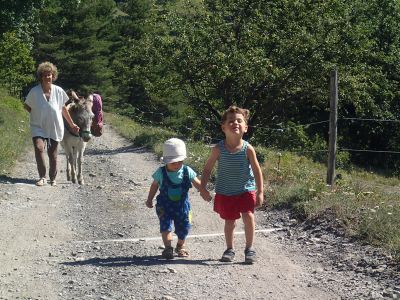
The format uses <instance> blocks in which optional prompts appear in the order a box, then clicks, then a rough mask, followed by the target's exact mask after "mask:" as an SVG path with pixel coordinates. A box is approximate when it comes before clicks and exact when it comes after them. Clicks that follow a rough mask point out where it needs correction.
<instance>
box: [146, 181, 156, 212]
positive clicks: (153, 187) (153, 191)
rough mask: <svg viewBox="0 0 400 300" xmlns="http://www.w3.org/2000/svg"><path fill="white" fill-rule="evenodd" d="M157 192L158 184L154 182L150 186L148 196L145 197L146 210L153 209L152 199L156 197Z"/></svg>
mask: <svg viewBox="0 0 400 300" xmlns="http://www.w3.org/2000/svg"><path fill="white" fill-rule="evenodd" d="M157 190H158V182H157V181H155V180H154V181H153V183H152V184H151V186H150V190H149V194H148V196H147V201H146V206H147V207H148V208H152V207H153V198H154V196H155V195H156V193H157Z"/></svg>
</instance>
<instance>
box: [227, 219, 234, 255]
mask: <svg viewBox="0 0 400 300" xmlns="http://www.w3.org/2000/svg"><path fill="white" fill-rule="evenodd" d="M235 227H236V220H225V227H224V232H225V242H226V248H227V249H229V248H230V249H233V232H234V230H235Z"/></svg>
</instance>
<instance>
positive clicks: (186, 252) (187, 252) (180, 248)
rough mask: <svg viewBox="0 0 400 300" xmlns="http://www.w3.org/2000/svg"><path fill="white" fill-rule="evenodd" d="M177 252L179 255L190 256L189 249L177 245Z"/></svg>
mask: <svg viewBox="0 0 400 300" xmlns="http://www.w3.org/2000/svg"><path fill="white" fill-rule="evenodd" d="M175 252H176V253H177V254H178V257H188V256H189V251H187V250H186V249H185V248H183V247H176V248H175Z"/></svg>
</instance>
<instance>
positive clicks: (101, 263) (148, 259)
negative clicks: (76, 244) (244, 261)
mask: <svg viewBox="0 0 400 300" xmlns="http://www.w3.org/2000/svg"><path fill="white" fill-rule="evenodd" d="M212 261H214V260H212V259H199V260H192V259H180V258H176V259H171V260H166V259H163V258H162V257H161V255H159V256H142V257H139V256H130V257H129V256H126V257H107V258H100V257H94V258H89V259H86V260H81V261H73V262H63V263H61V264H63V265H66V266H84V265H94V266H97V267H126V266H154V265H177V264H183V265H209V264H208V262H212Z"/></svg>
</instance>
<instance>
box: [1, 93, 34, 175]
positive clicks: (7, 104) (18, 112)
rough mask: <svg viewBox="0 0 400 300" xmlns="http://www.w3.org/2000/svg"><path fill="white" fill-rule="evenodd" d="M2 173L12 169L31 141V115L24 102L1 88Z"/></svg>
mask: <svg viewBox="0 0 400 300" xmlns="http://www.w3.org/2000/svg"><path fill="white" fill-rule="evenodd" d="M0 136H1V143H0V175H4V174H6V173H7V172H9V171H10V169H11V168H12V166H13V165H14V164H15V161H16V160H17V158H18V157H19V156H20V155H21V154H22V153H24V150H25V148H26V146H27V145H28V144H30V143H31V139H30V138H29V137H30V131H29V115H28V113H27V112H26V111H25V110H24V108H23V103H22V102H21V101H20V100H18V99H16V98H13V97H10V96H8V95H7V93H6V92H5V91H4V90H2V89H0Z"/></svg>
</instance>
